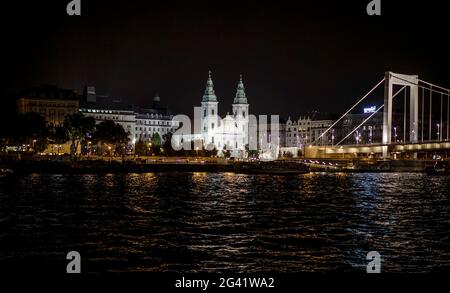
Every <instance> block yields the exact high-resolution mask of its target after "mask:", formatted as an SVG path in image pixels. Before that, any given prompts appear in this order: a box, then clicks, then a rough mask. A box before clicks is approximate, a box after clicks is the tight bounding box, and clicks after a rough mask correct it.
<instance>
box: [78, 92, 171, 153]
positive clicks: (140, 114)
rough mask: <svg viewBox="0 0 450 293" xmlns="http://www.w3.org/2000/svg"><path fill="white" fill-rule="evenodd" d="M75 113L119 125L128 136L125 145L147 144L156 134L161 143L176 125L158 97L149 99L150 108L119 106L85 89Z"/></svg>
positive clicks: (120, 104) (109, 99)
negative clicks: (84, 97) (84, 98)
mask: <svg viewBox="0 0 450 293" xmlns="http://www.w3.org/2000/svg"><path fill="white" fill-rule="evenodd" d="M79 111H80V112H81V113H83V115H85V116H88V117H93V118H94V119H95V121H96V123H97V124H98V123H100V122H102V121H105V120H112V121H114V122H115V123H117V124H119V125H121V126H122V127H123V129H124V130H125V132H127V133H128V137H129V144H135V143H136V142H138V141H144V142H149V141H151V139H152V136H153V135H154V134H155V133H156V134H158V135H159V136H160V138H161V142H164V136H165V135H166V134H168V133H169V132H171V133H174V132H175V131H176V129H177V128H178V127H179V122H178V121H174V120H173V117H174V115H172V114H171V113H170V111H168V109H167V108H166V107H164V106H162V105H161V103H160V97H159V96H156V97H154V98H153V103H152V105H151V107H150V108H141V107H134V106H131V105H127V104H124V103H122V102H121V101H120V100H117V99H113V98H109V97H105V96H97V95H96V94H95V89H94V88H93V87H89V90H88V94H87V96H86V100H85V101H83V102H82V103H81V105H80V109H79Z"/></svg>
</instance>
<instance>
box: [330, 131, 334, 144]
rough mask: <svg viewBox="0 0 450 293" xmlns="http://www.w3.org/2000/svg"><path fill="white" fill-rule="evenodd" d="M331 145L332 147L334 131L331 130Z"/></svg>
mask: <svg viewBox="0 0 450 293" xmlns="http://www.w3.org/2000/svg"><path fill="white" fill-rule="evenodd" d="M331 145H332V146H333V145H334V129H331Z"/></svg>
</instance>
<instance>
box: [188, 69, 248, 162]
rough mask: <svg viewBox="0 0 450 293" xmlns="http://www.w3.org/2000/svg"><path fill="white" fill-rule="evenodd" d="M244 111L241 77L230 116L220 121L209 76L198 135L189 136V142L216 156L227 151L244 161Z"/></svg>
mask: <svg viewBox="0 0 450 293" xmlns="http://www.w3.org/2000/svg"><path fill="white" fill-rule="evenodd" d="M248 111H249V104H248V102H247V97H246V94H245V87H244V83H243V81H242V75H241V76H240V79H239V82H238V85H237V88H236V95H235V97H234V100H233V104H232V114H229V113H227V115H226V116H225V117H224V118H221V117H220V116H219V114H218V113H219V101H218V99H217V96H216V94H215V91H214V84H213V81H212V78H211V72H209V76H208V80H207V82H206V88H205V92H204V94H203V97H202V102H201V119H200V125H201V131H200V133H195V134H194V135H192V136H190V140H201V141H202V143H203V146H204V147H205V148H207V149H213V148H216V149H217V150H218V151H219V155H221V154H223V151H225V150H229V151H230V152H231V156H232V157H244V156H245V155H246V152H245V146H246V145H247V144H248V125H249V112H248ZM197 131H199V130H197ZM183 140H184V142H186V136H183Z"/></svg>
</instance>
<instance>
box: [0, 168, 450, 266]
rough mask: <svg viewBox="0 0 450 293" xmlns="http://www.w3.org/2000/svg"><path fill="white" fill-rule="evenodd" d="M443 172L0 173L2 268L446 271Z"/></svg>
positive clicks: (449, 246) (448, 245)
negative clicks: (71, 261)
mask: <svg viewBox="0 0 450 293" xmlns="http://www.w3.org/2000/svg"><path fill="white" fill-rule="evenodd" d="M449 179H450V178H448V177H427V176H426V175H423V174H414V173H411V174H392V173H391V174H388V173H386V174H346V173H337V174H325V173H311V174H304V175H299V176H271V175H244V174H233V173H160V174H154V173H148V174H107V175H35V174H34V175H29V176H24V177H10V178H1V179H0V247H1V250H0V266H1V265H2V263H3V264H8V265H9V264H11V263H13V262H20V261H22V262H23V263H27V261H29V260H36V259H37V260H40V259H45V260H47V261H49V262H51V260H55V262H57V261H56V260H57V259H60V258H62V259H64V255H65V253H66V252H68V251H70V250H78V251H80V252H81V254H82V257H83V258H84V261H85V265H84V268H85V271H93V272H96V271H179V272H196V271H199V272H205V271H233V272H254V271H279V272H300V271H338V270H343V271H362V272H364V271H365V265H366V262H367V261H366V258H365V256H366V253H367V252H368V251H371V250H377V251H379V252H380V253H381V255H382V258H383V264H382V265H383V267H382V269H383V271H390V272H397V271H398V272H403V271H411V272H420V271H444V270H448V269H450V241H449V235H450V195H449V190H450V180H449Z"/></svg>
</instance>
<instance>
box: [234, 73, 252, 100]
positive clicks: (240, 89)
mask: <svg viewBox="0 0 450 293" xmlns="http://www.w3.org/2000/svg"><path fill="white" fill-rule="evenodd" d="M233 104H248V102H247V97H246V95H245V87H244V83H243V82H242V74H241V75H240V77H239V83H238V86H237V88H236V95H235V97H234V101H233Z"/></svg>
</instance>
